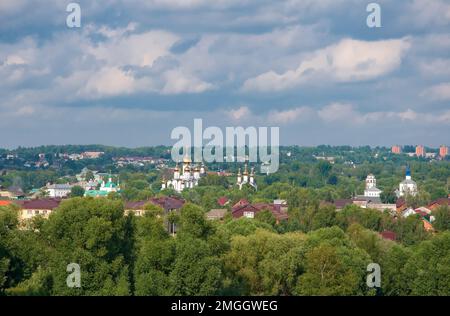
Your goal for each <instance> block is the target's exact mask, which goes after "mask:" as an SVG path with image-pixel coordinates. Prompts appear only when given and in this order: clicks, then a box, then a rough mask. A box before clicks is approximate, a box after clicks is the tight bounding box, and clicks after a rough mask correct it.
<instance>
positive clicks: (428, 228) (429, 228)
mask: <svg viewBox="0 0 450 316" xmlns="http://www.w3.org/2000/svg"><path fill="white" fill-rule="evenodd" d="M422 222H423V228H425V230H426V231H428V232H433V231H434V227H433V225H432V224H431V223H430V221H429V220H427V219H426V218H422Z"/></svg>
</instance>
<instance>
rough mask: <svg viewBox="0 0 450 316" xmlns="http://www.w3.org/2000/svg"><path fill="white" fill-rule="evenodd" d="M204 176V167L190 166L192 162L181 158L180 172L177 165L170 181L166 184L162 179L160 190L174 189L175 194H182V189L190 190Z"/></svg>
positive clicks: (186, 158) (186, 157)
mask: <svg viewBox="0 0 450 316" xmlns="http://www.w3.org/2000/svg"><path fill="white" fill-rule="evenodd" d="M204 175H206V172H205V167H204V165H203V164H202V165H201V166H200V167H199V166H192V161H191V159H190V158H189V157H188V156H185V157H184V158H183V165H182V168H181V170H180V168H179V166H178V163H177V165H176V166H175V169H174V171H173V178H172V180H168V181H167V182H166V181H165V180H164V179H163V184H162V186H161V189H162V190H164V189H174V190H175V191H177V192H180V193H181V192H182V191H183V190H184V189H192V188H193V187H195V186H197V185H198V181H199V180H200V178H201V177H203V176H204Z"/></svg>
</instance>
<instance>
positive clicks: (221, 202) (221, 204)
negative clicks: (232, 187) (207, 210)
mask: <svg viewBox="0 0 450 316" xmlns="http://www.w3.org/2000/svg"><path fill="white" fill-rule="evenodd" d="M228 201H229V200H228V198H227V197H226V196H222V197H221V198H218V199H217V204H219V205H220V206H224V205H225V204H226V203H227V202H228Z"/></svg>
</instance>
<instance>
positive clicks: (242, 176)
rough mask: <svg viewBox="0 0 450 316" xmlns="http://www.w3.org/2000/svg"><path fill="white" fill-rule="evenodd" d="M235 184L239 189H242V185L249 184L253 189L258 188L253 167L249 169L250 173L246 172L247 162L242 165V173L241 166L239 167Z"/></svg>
mask: <svg viewBox="0 0 450 316" xmlns="http://www.w3.org/2000/svg"><path fill="white" fill-rule="evenodd" d="M236 185H237V186H238V187H239V190H242V187H243V186H245V185H249V186H251V187H252V188H254V189H255V190H258V186H257V185H256V181H255V168H252V169H251V172H250V174H249V172H248V166H247V163H246V164H245V167H244V173H241V168H239V171H238V175H237V182H236Z"/></svg>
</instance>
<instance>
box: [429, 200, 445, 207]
mask: <svg viewBox="0 0 450 316" xmlns="http://www.w3.org/2000/svg"><path fill="white" fill-rule="evenodd" d="M436 204H438V205H450V198H440V199H437V200H434V201H433V202H431V203H430V204H428V206H432V205H436Z"/></svg>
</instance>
